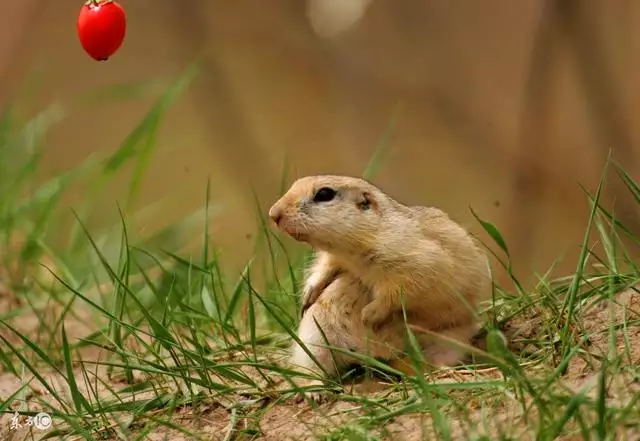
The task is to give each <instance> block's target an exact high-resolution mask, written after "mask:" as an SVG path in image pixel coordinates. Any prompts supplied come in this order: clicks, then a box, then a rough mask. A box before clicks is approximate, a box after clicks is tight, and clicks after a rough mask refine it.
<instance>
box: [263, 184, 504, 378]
mask: <svg viewBox="0 0 640 441" xmlns="http://www.w3.org/2000/svg"><path fill="white" fill-rule="evenodd" d="M323 187H327V188H330V189H332V190H335V191H336V192H337V193H336V196H335V197H334V198H333V199H332V200H330V201H323V202H315V201H314V195H315V194H316V192H317V191H318V190H319V189H321V188H323ZM269 216H270V217H271V219H272V220H273V221H274V222H275V223H276V224H277V226H278V228H279V229H280V230H282V231H283V232H285V233H287V234H288V235H290V236H291V237H293V238H295V239H296V240H298V241H301V242H306V243H308V244H309V245H311V247H312V248H313V249H314V250H315V251H316V257H315V261H314V263H313V264H312V265H311V266H310V268H309V270H308V273H307V277H306V280H305V285H304V288H303V292H302V297H303V298H302V305H303V306H302V319H301V323H300V328H299V335H300V338H301V340H302V341H303V342H304V343H305V344H306V343H311V344H312V345H313V344H315V343H317V341H316V340H317V339H318V337H319V335H320V333H319V332H318V331H317V327H316V325H315V322H314V320H313V318H315V320H316V321H317V322H318V323H319V324H320V326H321V327H322V328H323V331H324V333H325V334H326V336H327V338H328V339H329V341H330V343H331V344H332V345H334V346H339V347H345V348H346V347H351V348H352V349H360V348H364V347H365V346H370V343H371V341H378V342H384V343H385V344H386V346H388V347H391V348H393V351H392V352H393V353H394V354H395V353H397V352H398V351H401V349H402V345H403V342H404V339H403V335H404V334H403V332H402V331H400V330H399V329H398V327H397V326H396V325H397V324H398V323H400V322H402V321H403V315H402V302H404V308H405V311H406V313H407V321H408V323H410V324H415V325H417V326H419V327H422V328H424V329H428V330H429V331H435V332H438V333H442V334H444V335H448V336H450V337H453V338H455V339H456V340H458V341H460V342H462V343H467V342H469V340H470V339H471V337H472V336H473V335H474V334H475V332H476V331H477V330H478V328H479V326H478V325H479V324H478V321H477V314H476V310H477V308H478V304H479V302H480V301H483V300H486V299H487V298H488V297H489V296H490V293H491V275H490V270H489V265H488V261H487V258H486V255H485V253H484V252H483V251H482V249H481V248H480V247H479V246H478V244H477V243H476V242H475V240H474V239H473V238H472V237H471V236H470V235H469V234H468V232H467V231H466V230H465V229H463V228H462V227H461V226H460V225H458V224H457V223H455V222H454V221H453V220H451V219H450V218H449V216H448V215H447V214H446V213H444V212H443V211H441V210H439V209H437V208H432V207H421V206H406V205H403V204H401V203H399V202H397V201H395V200H394V199H393V198H391V197H390V196H388V195H386V194H385V193H384V192H383V191H382V190H380V189H379V188H377V187H375V186H374V185H372V184H371V183H369V182H367V181H365V180H363V179H359V178H353V177H347V176H331V175H325V176H309V177H305V178H301V179H299V180H297V181H296V182H294V183H293V185H292V186H291V188H290V189H289V190H288V191H287V193H286V194H285V195H283V196H282V197H281V198H280V199H279V200H278V201H277V202H276V203H275V204H273V206H272V207H271V209H270V210H269ZM371 336H373V337H371ZM372 338H373V340H372ZM420 344H421V345H422V347H423V350H424V353H425V356H426V358H427V359H428V361H429V362H431V363H432V364H434V365H447V366H448V365H453V364H456V363H458V362H459V361H460V359H461V358H462V356H463V355H464V354H463V352H462V351H460V350H459V349H458V348H452V347H450V346H447V345H443V344H441V343H436V342H434V341H433V340H432V339H431V340H429V339H426V338H425V339H421V341H420ZM296 347H297V345H294V353H293V357H292V361H293V362H294V364H297V365H302V366H304V367H309V368H311V366H309V363H308V361H309V360H306V361H305V360H304V357H305V356H306V354H304V356H302V355H300V353H299V350H298V349H296ZM311 350H312V351H314V353H317V354H319V355H321V356H322V357H321V358H322V360H319V362H320V363H321V364H322V365H323V366H324V367H325V368H326V367H327V363H330V360H327V359H326V357H325V356H326V355H327V354H326V353H325V352H324V350H322V349H318V348H317V347H316V349H311ZM316 351H317V352H316ZM385 351H387V352H385ZM369 353H370V354H371V355H373V356H375V357H378V358H386V359H390V358H391V359H392V358H394V357H395V355H392V354H391V353H390V352H388V350H387V349H385V350H379V349H375V350H373V351H369ZM328 370H329V371H330V372H329V373H333V371H332V369H328ZM316 371H317V369H316Z"/></svg>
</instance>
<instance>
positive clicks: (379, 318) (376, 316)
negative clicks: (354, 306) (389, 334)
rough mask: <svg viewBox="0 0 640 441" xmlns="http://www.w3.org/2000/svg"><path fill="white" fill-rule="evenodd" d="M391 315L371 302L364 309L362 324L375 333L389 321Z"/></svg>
mask: <svg viewBox="0 0 640 441" xmlns="http://www.w3.org/2000/svg"><path fill="white" fill-rule="evenodd" d="M388 317H389V314H388V313H387V311H385V310H384V309H383V308H380V306H379V305H378V304H377V303H375V302H371V303H369V304H368V305H367V306H365V307H364V308H362V313H361V318H362V324H363V325H365V326H366V327H367V328H370V329H372V330H373V331H378V330H379V329H380V328H381V327H382V325H383V324H384V323H385V322H386V321H387V318H388Z"/></svg>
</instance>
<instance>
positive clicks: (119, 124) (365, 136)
mask: <svg viewBox="0 0 640 441" xmlns="http://www.w3.org/2000/svg"><path fill="white" fill-rule="evenodd" d="M345 1H346V0H345ZM81 3H82V1H81V0H75V1H71V0H57V1H49V2H47V1H36V0H20V1H12V2H2V5H0V33H1V34H2V38H1V39H0V75H2V82H1V83H0V84H1V85H0V101H2V103H3V104H4V103H7V102H12V103H16V104H19V105H21V106H22V107H21V108H22V109H23V111H24V112H26V113H27V114H28V113H29V112H33V111H35V110H37V109H39V108H42V107H43V106H45V105H47V104H49V103H51V102H52V101H54V100H61V101H62V102H63V103H64V104H67V105H68V114H67V117H66V118H65V119H64V120H63V121H62V122H61V123H60V124H58V125H56V126H55V128H54V129H53V130H52V131H51V132H50V135H49V136H48V138H47V145H46V152H47V154H46V157H45V168H46V173H48V174H51V173H55V172H58V171H61V170H65V169H68V168H69V167H73V166H75V165H77V164H79V163H80V162H81V161H83V160H84V159H85V158H86V157H87V156H88V155H89V154H90V153H91V152H94V151H112V150H115V149H116V148H117V147H118V146H119V144H120V142H122V140H123V139H124V138H125V136H126V135H127V134H128V133H129V132H130V131H131V130H132V129H133V128H134V127H135V125H136V124H137V123H138V122H139V120H140V118H141V117H142V116H143V115H144V114H145V112H146V111H147V110H148V109H149V107H150V106H151V105H152V104H153V102H154V99H155V98H157V94H156V95H154V94H153V93H152V92H153V91H154V88H153V87H152V88H151V91H150V92H149V93H147V94H145V95H143V96H132V97H131V98H130V99H119V100H113V101H104V103H103V104H102V105H98V104H96V102H93V103H92V104H78V101H77V99H78V98H79V97H81V96H83V94H86V93H87V92H90V91H92V90H95V89H96V88H98V87H103V86H108V85H113V84H120V83H128V82H145V81H154V80H171V79H172V78H174V77H176V76H177V75H179V74H180V73H181V72H182V71H183V70H184V69H185V68H186V67H187V65H188V64H189V63H190V62H192V61H193V60H194V59H195V58H196V57H197V56H203V57H204V58H203V61H204V62H203V70H202V71H201V72H200V74H199V76H198V77H197V79H196V80H195V81H194V82H193V83H192V84H191V86H190V88H189V90H188V92H187V93H186V94H185V95H184V96H182V97H181V98H180V100H179V102H178V103H177V104H176V105H175V106H173V107H172V108H171V110H170V111H169V112H168V113H167V115H166V117H165V118H164V120H163V125H162V131H161V136H160V139H159V142H160V146H159V147H160V151H159V153H158V155H157V156H156V157H155V158H154V160H153V164H152V166H151V169H150V170H149V173H148V176H147V178H146V180H145V185H144V188H143V192H142V196H141V201H140V204H142V205H144V204H148V203H150V202H153V201H156V200H158V199H160V198H165V197H168V198H169V200H170V203H169V204H168V205H167V208H166V210H164V212H163V214H162V216H159V218H158V219H157V223H158V224H159V225H160V224H165V223H170V222H173V221H175V220H176V219H179V218H180V217H182V216H184V215H186V214H187V213H189V212H191V211H193V210H195V209H197V208H199V207H201V206H202V204H203V200H204V197H205V187H206V183H207V179H210V180H211V189H212V192H211V193H212V194H211V199H212V200H213V201H216V202H220V203H221V204H222V207H223V211H222V212H221V213H220V214H219V215H218V216H217V217H215V219H213V221H212V227H213V230H212V235H213V237H214V239H215V240H216V241H217V243H218V244H219V245H220V246H221V248H222V252H223V253H224V254H223V255H224V256H225V257H226V258H227V259H228V260H229V261H230V262H234V264H238V265H240V264H241V262H243V261H244V260H245V259H247V258H248V257H249V254H250V252H251V240H250V239H249V238H248V236H247V235H248V234H249V233H252V232H254V231H255V228H256V218H255V211H256V209H255V205H254V197H253V193H252V191H255V192H256V194H257V196H258V200H259V201H260V204H261V205H262V207H261V208H262V210H263V211H265V210H266V209H267V208H268V206H269V205H270V204H271V203H272V202H273V201H274V200H275V199H276V198H277V196H278V191H279V186H280V181H281V178H282V174H283V167H284V163H285V160H286V161H287V163H288V167H289V179H292V178H295V177H298V176H302V175H308V174H317V173H344V174H353V175H360V174H361V173H362V172H363V170H364V168H365V167H366V165H367V163H368V161H369V159H370V158H371V156H372V154H373V152H374V150H375V148H376V145H377V144H378V142H379V141H380V139H381V138H382V137H383V135H384V134H385V132H386V131H387V129H388V127H389V124H390V121H391V119H392V118H393V117H394V115H396V118H397V124H396V126H395V130H394V132H393V135H392V137H391V139H390V145H389V148H390V150H389V152H388V154H387V156H386V158H385V161H384V164H383V167H382V169H381V170H380V171H379V173H378V174H377V175H376V177H375V182H376V183H377V184H379V185H380V186H381V187H382V188H384V189H385V190H387V192H388V193H390V194H391V195H393V196H395V197H396V198H398V199H400V200H401V201H403V202H407V203H413V204H433V205H437V206H439V207H441V208H443V209H445V210H446V211H448V212H450V213H451V215H452V216H453V217H454V218H456V219H458V220H459V221H460V222H462V223H464V224H465V225H467V226H469V227H470V228H471V229H472V230H473V231H475V232H479V231H480V229H479V228H478V224H477V222H476V221H475V220H474V219H473V217H472V216H471V214H470V211H469V206H472V207H473V208H474V210H475V211H476V212H477V213H478V214H479V215H481V216H482V217H483V218H485V219H488V220H490V221H492V222H493V223H495V224H496V225H497V226H498V227H499V228H500V230H501V231H502V232H503V234H504V236H505V238H506V239H507V242H508V244H509V246H510V248H511V251H512V257H513V261H514V265H515V267H516V269H517V271H518V272H519V273H520V274H522V275H524V277H525V279H526V280H529V281H531V280H534V277H533V276H531V274H533V271H537V272H545V271H546V270H547V269H548V268H549V266H550V265H552V263H553V262H554V261H555V260H556V259H558V258H559V257H562V256H564V257H565V259H564V260H563V263H561V264H560V265H559V267H558V269H559V270H560V271H570V270H571V269H573V268H574V267H575V256H576V255H577V249H578V246H579V244H580V242H581V240H582V237H583V234H584V231H585V226H586V222H587V218H588V211H589V205H588V202H587V199H586V197H585V195H584V194H583V192H582V190H581V189H580V186H579V184H583V185H585V186H586V187H587V188H589V189H591V190H594V189H595V186H596V184H597V182H598V179H599V177H600V173H601V171H602V167H603V165H604V163H605V160H606V157H607V155H608V153H609V151H610V150H611V151H612V152H613V156H614V158H616V159H617V160H618V161H620V162H622V163H624V165H625V167H626V170H627V172H628V173H629V174H630V175H632V176H634V177H636V178H638V177H639V173H640V166H639V159H638V158H639V157H640V155H639V151H638V145H639V142H640V125H639V124H636V122H637V121H638V118H639V117H640V105H639V103H640V87H638V84H639V83H638V81H637V78H638V77H639V74H640V63H639V62H638V60H639V58H638V55H637V54H640V4H639V3H637V2H633V1H631V0H610V1H606V2H605V1H592V0H564V1H555V0H554V1H551V0H549V1H529V2H513V1H508V0H489V1H483V2H475V1H469V0H466V1H457V2H447V1H442V0H437V1H434V0H373V1H372V2H371V3H370V5H369V8H368V9H367V10H366V12H365V14H364V16H363V17H362V19H361V20H360V21H359V22H358V23H356V24H355V25H354V26H353V27H352V28H351V29H349V30H347V31H346V32H343V33H342V34H339V35H337V36H334V37H332V38H324V37H322V36H321V35H318V34H317V33H315V32H314V28H313V27H312V25H311V23H310V20H309V17H308V15H307V12H306V5H305V2H304V1H302V0H273V1H269V2H265V1H259V0H234V1H228V0H122V1H121V4H122V5H123V6H124V7H125V9H126V11H127V14H128V34H127V37H126V40H125V43H124V45H123V47H122V48H121V49H120V51H119V52H118V53H117V54H116V55H115V56H114V57H113V58H111V59H110V60H109V61H108V62H106V63H98V62H95V61H93V60H91V59H90V58H89V57H88V56H87V55H86V54H85V53H84V52H82V50H81V48H80V46H79V43H78V41H77V37H76V27H75V26H76V17H77V14H78V11H79V8H80V5H81ZM151 84H152V85H153V84H154V83H151ZM121 181H122V182H120V181H118V182H117V183H116V185H113V186H112V187H110V191H109V194H108V197H107V198H106V199H105V201H104V204H101V206H100V215H101V216H102V217H104V218H105V219H109V218H110V219H117V208H116V204H115V201H116V199H118V198H120V197H122V195H123V194H124V193H123V192H124V188H125V187H126V185H127V182H128V181H126V180H125V179H124V178H123V179H122V180H121ZM606 200H607V202H608V203H609V205H610V206H611V204H612V203H613V201H614V200H615V211H616V214H617V215H618V216H619V217H620V218H621V219H623V220H624V221H625V222H626V223H627V224H628V225H629V226H630V227H631V228H634V229H635V230H636V231H639V228H638V225H639V224H640V220H639V218H640V213H639V211H638V208H637V205H635V204H634V203H633V200H632V199H631V198H630V197H629V196H628V195H627V194H626V193H625V192H624V191H623V190H622V188H621V186H620V185H619V184H616V183H615V182H614V181H613V180H612V182H611V185H609V186H608V188H607V192H606ZM485 238H486V236H485Z"/></svg>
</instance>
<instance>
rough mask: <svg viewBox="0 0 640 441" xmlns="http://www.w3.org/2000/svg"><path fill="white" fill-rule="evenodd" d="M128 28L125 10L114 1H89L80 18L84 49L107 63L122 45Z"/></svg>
mask: <svg viewBox="0 0 640 441" xmlns="http://www.w3.org/2000/svg"><path fill="white" fill-rule="evenodd" d="M126 28H127V18H126V16H125V13H124V9H122V7H121V6H120V5H119V4H118V3H116V2H115V1H113V0H106V1H105V0H102V1H101V0H97V1H96V0H89V1H87V3H85V4H84V5H82V8H81V9H80V16H79V17H78V38H79V39H80V44H81V45H82V48H83V49H84V50H85V51H86V52H87V53H88V54H89V55H90V56H91V58H93V59H95V60H98V61H106V60H107V59H108V58H109V57H110V56H111V55H113V54H114V53H115V52H116V51H117V50H118V49H119V48H120V46H121V45H122V41H123V40H124V35H125V31H126Z"/></svg>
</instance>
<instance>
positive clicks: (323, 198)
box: [313, 187, 336, 202]
mask: <svg viewBox="0 0 640 441" xmlns="http://www.w3.org/2000/svg"><path fill="white" fill-rule="evenodd" d="M335 196H336V191H335V190H332V189H331V188H329V187H322V188H321V189H320V190H318V191H317V192H316V194H315V196H313V202H329V201H330V200H332V199H333V198H334V197H335Z"/></svg>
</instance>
